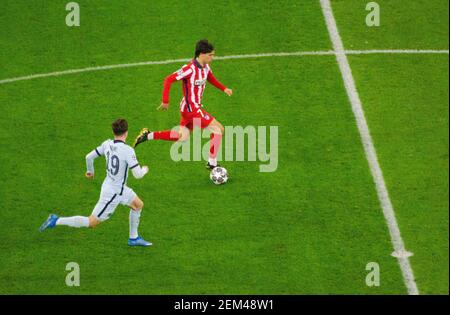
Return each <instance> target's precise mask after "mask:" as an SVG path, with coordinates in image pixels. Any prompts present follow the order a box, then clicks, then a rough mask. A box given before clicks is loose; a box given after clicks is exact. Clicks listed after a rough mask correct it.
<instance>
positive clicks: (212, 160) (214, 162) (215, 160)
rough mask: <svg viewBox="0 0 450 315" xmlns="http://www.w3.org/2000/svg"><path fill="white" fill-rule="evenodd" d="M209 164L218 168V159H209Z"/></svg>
mask: <svg viewBox="0 0 450 315" xmlns="http://www.w3.org/2000/svg"><path fill="white" fill-rule="evenodd" d="M208 163H209V165H212V166H217V158H211V157H210V158H209V159H208Z"/></svg>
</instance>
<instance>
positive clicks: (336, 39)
mask: <svg viewBox="0 0 450 315" xmlns="http://www.w3.org/2000/svg"><path fill="white" fill-rule="evenodd" d="M320 5H321V7H322V11H323V15H324V17H325V22H326V25H327V28H328V33H329V35H330V39H331V42H332V43H333V48H334V51H335V52H336V60H337V62H338V64H339V69H340V71H341V74H342V79H343V80H344V85H345V89H346V90H347V95H348V98H349V100H350V103H351V106H352V110H353V113H354V115H355V118H356V124H357V126H358V130H359V134H360V136H361V140H362V143H363V146H364V151H365V154H366V158H367V161H368V163H369V167H370V171H371V173H372V176H373V180H374V182H375V187H376V190H377V194H378V198H379V201H380V205H381V207H382V209H383V213H384V217H385V219H386V223H387V226H388V229H389V234H390V236H391V242H392V245H393V247H394V253H393V256H394V257H396V258H397V260H398V263H399V265H400V269H401V271H402V274H403V279H404V282H405V285H406V288H407V289H408V294H411V295H417V294H419V290H418V288H417V285H416V282H415V280H414V274H413V270H412V268H411V264H410V263H409V258H408V257H409V256H410V255H411V253H408V252H407V251H406V249H405V245H404V243H403V239H402V237H401V235H400V229H399V227H398V224H397V220H396V218H395V212H394V208H393V206H392V203H391V200H390V198H389V194H388V191H387V188H386V184H385V182H384V178H383V173H382V171H381V168H380V165H379V163H378V158H377V153H376V151H375V147H374V145H373V141H372V137H371V136H370V132H369V127H368V125H367V121H366V118H365V116H364V111H363V109H362V105H361V100H360V98H359V94H358V91H357V90H356V85H355V80H354V79H353V75H352V70H351V68H350V65H349V63H348V59H347V56H346V52H345V51H344V45H343V43H342V39H341V37H340V35H339V32H338V29H337V25H336V21H335V19H334V16H333V11H332V9H331V5H330V1H329V0H320Z"/></svg>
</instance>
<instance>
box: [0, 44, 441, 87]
mask: <svg viewBox="0 0 450 315" xmlns="http://www.w3.org/2000/svg"><path fill="white" fill-rule="evenodd" d="M345 53H346V54H349V55H365V54H447V55H448V53H449V51H448V50H413V49H400V50H392V49H390V50H389V49H388V50H347V51H345ZM335 54H336V52H335V51H332V50H329V51H295V52H279V53H262V54H247V55H231V56H222V57H216V58H215V59H216V60H227V59H249V58H264V57H289V56H323V55H335ZM189 60H190V59H189V58H184V59H169V60H162V61H143V62H135V63H123V64H117V65H107V66H98V67H88V68H81V69H70V70H62V71H56V72H49V73H39V74H31V75H26V76H22V77H15V78H9V79H2V80H0V84H6V83H12V82H16V81H25V80H32V79H38V78H46V77H58V76H62V75H68V74H75V73H82V72H91V71H101V70H111V69H119V68H131V67H140V66H151V65H167V64H176V63H184V62H188V61H189Z"/></svg>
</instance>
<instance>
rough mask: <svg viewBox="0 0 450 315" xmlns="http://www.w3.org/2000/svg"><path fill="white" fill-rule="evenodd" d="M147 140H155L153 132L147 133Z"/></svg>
mask: <svg viewBox="0 0 450 315" xmlns="http://www.w3.org/2000/svg"><path fill="white" fill-rule="evenodd" d="M147 140H153V132H150V133H149V134H148V135H147Z"/></svg>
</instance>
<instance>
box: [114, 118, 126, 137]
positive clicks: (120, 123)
mask: <svg viewBox="0 0 450 315" xmlns="http://www.w3.org/2000/svg"><path fill="white" fill-rule="evenodd" d="M111 126H112V130H113V133H114V134H115V135H116V136H121V135H123V134H124V133H125V132H127V131H128V123H127V121H126V120H125V119H123V118H119V119H117V120H116V121H114V122H113V123H112V125H111Z"/></svg>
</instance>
